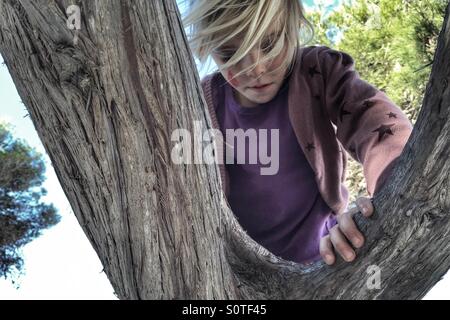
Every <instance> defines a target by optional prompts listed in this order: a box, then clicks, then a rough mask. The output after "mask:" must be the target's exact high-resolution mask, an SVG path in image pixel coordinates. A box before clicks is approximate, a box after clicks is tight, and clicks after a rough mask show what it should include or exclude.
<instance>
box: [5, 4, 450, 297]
mask: <svg viewBox="0 0 450 320" xmlns="http://www.w3.org/2000/svg"><path fill="white" fill-rule="evenodd" d="M304 2H305V4H310V3H312V2H313V0H305V1H304ZM317 2H321V4H322V5H323V6H324V7H326V6H328V5H336V4H338V3H339V2H340V0H321V1H316V3H317ZM0 62H1V63H2V62H3V59H2V58H1V56H0ZM26 114H27V111H26V109H25V106H24V105H23V104H22V103H21V98H20V97H19V95H18V93H17V91H16V89H15V86H14V83H13V81H12V79H11V77H10V75H9V72H8V70H7V68H6V66H4V65H3V64H1V65H0V121H5V122H8V123H11V124H12V125H13V127H14V129H13V133H14V136H15V137H18V138H22V139H24V140H26V142H27V143H28V144H29V145H31V146H32V147H34V148H35V149H36V150H38V151H39V152H41V153H42V154H44V155H45V161H46V167H47V171H46V177H47V179H46V181H45V183H44V187H45V188H46V189H47V191H48V194H47V196H46V197H45V198H44V200H45V201H47V202H51V203H54V205H55V206H56V207H57V208H58V210H59V213H60V214H61V216H62V219H61V222H60V223H59V224H58V225H57V226H55V227H53V228H51V229H49V230H47V231H45V232H44V234H43V235H42V236H41V237H39V238H38V239H36V240H34V241H32V242H31V243H30V244H28V245H26V246H25V247H24V248H23V256H24V259H25V265H24V271H25V274H24V275H23V276H22V277H20V278H19V284H20V288H19V289H16V288H15V286H14V285H12V284H11V282H10V281H9V280H4V279H0V299H116V297H115V295H114V294H113V289H112V287H111V285H110V283H109V281H108V279H107V278H106V275H105V273H104V272H102V269H103V268H102V265H101V264H100V261H99V259H98V257H97V255H96V253H95V251H94V250H93V248H92V247H91V245H90V243H89V241H88V240H87V238H86V237H85V235H84V233H83V232H82V230H81V228H80V227H79V225H78V222H77V221H76V219H75V217H74V214H73V212H72V209H71V207H70V204H69V203H68V201H67V199H66V197H65V195H64V192H63V191H62V189H61V187H60V184H59V182H58V179H57V177H56V175H55V172H54V170H53V167H52V165H51V163H50V160H49V158H48V156H47V155H46V153H45V150H44V148H43V146H42V144H41V142H40V140H39V137H38V135H37V133H36V131H35V129H34V126H33V123H32V122H31V120H30V118H29V117H24V116H25V115H26ZM449 288H450V277H449V276H448V275H447V277H446V279H445V280H444V281H441V282H440V283H439V284H438V285H437V286H436V287H435V288H433V290H432V291H431V292H430V293H429V294H428V295H427V297H428V298H438V299H439V298H440V299H450V292H449Z"/></svg>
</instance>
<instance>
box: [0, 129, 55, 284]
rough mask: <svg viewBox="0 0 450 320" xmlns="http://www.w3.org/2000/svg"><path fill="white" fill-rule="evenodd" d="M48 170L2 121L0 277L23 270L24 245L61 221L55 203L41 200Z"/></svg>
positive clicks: (39, 157) (36, 155)
mask: <svg viewBox="0 0 450 320" xmlns="http://www.w3.org/2000/svg"><path fill="white" fill-rule="evenodd" d="M44 172H45V165H44V161H43V159H42V156H41V155H40V154H39V153H37V152H36V151H35V150H33V149H32V148H30V147H29V146H28V145H27V144H25V143H24V142H23V141H20V140H16V139H14V138H13V137H12V135H11V133H10V130H9V129H8V127H7V126H6V125H4V124H2V123H0V230H1V232H0V276H4V277H7V276H8V275H11V273H12V272H13V271H18V272H20V271H21V269H22V266H23V260H22V258H21V256H20V251H19V250H20V248H21V247H22V246H24V245H25V244H27V243H29V242H30V241H32V240H33V239H35V238H36V237H38V236H39V235H40V234H41V231H42V230H44V229H46V228H49V227H51V226H54V225H56V224H57V223H58V222H59V220H60V216H59V215H58V214H57V212H56V208H55V207H54V206H53V205H51V204H50V205H48V204H44V203H42V202H40V198H41V196H45V195H46V193H47V192H46V190H45V189H44V188H42V187H40V186H41V185H42V183H43V181H44Z"/></svg>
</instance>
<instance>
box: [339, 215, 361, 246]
mask: <svg viewBox="0 0 450 320" xmlns="http://www.w3.org/2000/svg"><path fill="white" fill-rule="evenodd" d="M339 229H340V230H341V231H342V233H343V234H344V236H345V237H346V238H347V239H349V240H350V242H351V243H352V245H353V246H354V247H355V248H361V247H362V245H363V244H364V236H363V235H362V233H361V232H360V231H359V230H358V227H357V226H356V224H355V221H353V217H352V216H351V215H350V214H348V213H344V214H342V215H341V218H340V219H339Z"/></svg>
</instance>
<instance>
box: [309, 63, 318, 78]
mask: <svg viewBox="0 0 450 320" xmlns="http://www.w3.org/2000/svg"><path fill="white" fill-rule="evenodd" d="M316 68H317V66H313V67H309V71H308V72H309V75H310V76H311V78H312V77H314V75H316V74H321V73H320V72H319V71H317V69H316Z"/></svg>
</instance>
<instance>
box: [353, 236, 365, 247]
mask: <svg viewBox="0 0 450 320" xmlns="http://www.w3.org/2000/svg"><path fill="white" fill-rule="evenodd" d="M353 243H354V244H355V246H356V247H357V248H359V247H361V246H362V244H363V240H362V239H361V238H354V239H353Z"/></svg>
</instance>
